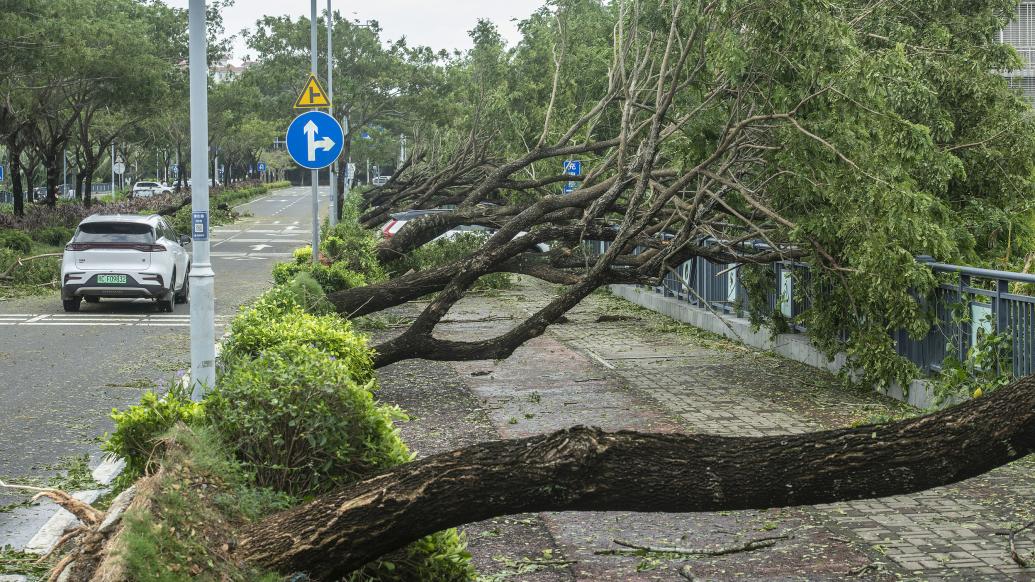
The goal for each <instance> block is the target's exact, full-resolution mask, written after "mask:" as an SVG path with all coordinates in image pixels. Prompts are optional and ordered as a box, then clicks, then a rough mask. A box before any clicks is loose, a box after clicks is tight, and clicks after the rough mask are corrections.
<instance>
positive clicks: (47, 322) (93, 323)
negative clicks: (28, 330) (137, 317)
mask: <svg viewBox="0 0 1035 582" xmlns="http://www.w3.org/2000/svg"><path fill="white" fill-rule="evenodd" d="M21 325H132V323H129V322H126V323H122V322H118V323H105V322H102V321H84V322H82V323H79V322H76V321H39V322H36V323H32V322H29V321H27V322H25V323H22V324H21Z"/></svg>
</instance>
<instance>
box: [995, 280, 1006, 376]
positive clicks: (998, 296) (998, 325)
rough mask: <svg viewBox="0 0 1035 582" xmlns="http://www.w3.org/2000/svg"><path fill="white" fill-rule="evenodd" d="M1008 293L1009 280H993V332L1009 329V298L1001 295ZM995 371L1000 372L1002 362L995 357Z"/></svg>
mask: <svg viewBox="0 0 1035 582" xmlns="http://www.w3.org/2000/svg"><path fill="white" fill-rule="evenodd" d="M1009 293H1010V282H1009V281H1005V280H1003V279H997V280H996V282H995V303H994V305H993V307H992V308H993V309H995V332H996V333H997V334H1004V333H1009V330H1010V303H1009V300H1008V299H1006V298H1005V297H1003V295H1007V294H1009ZM995 373H996V375H999V374H1002V373H1003V371H1002V364H1001V363H1000V362H999V358H998V357H997V358H996V359H995Z"/></svg>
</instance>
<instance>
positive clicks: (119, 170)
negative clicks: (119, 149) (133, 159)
mask: <svg viewBox="0 0 1035 582" xmlns="http://www.w3.org/2000/svg"><path fill="white" fill-rule="evenodd" d="M111 169H112V170H113V171H114V172H115V173H116V174H118V175H120V176H121V175H122V174H123V173H125V171H126V164H123V163H122V162H115V165H114V166H112V167H111Z"/></svg>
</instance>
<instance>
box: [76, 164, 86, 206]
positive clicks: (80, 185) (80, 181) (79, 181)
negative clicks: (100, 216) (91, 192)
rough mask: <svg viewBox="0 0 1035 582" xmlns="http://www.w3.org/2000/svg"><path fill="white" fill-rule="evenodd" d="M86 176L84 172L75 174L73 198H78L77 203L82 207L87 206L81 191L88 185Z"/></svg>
mask: <svg viewBox="0 0 1035 582" xmlns="http://www.w3.org/2000/svg"><path fill="white" fill-rule="evenodd" d="M86 176H87V174H86V172H85V171H79V172H76V174H75V197H76V198H78V199H79V201H80V202H82V203H83V204H84V205H86V206H89V204H87V203H86V198H85V197H84V193H83V190H84V189H85V186H84V185H85V184H87V183H89V180H87V179H86Z"/></svg>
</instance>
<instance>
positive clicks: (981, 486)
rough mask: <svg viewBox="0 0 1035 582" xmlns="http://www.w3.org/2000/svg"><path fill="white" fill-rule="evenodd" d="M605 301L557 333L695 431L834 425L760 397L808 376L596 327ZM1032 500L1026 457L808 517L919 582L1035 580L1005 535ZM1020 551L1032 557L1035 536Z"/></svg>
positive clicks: (1032, 466) (1032, 468) (1032, 474)
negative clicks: (768, 388) (959, 479)
mask: <svg viewBox="0 0 1035 582" xmlns="http://www.w3.org/2000/svg"><path fill="white" fill-rule="evenodd" d="M599 302H600V299H599V298H597V297H591V298H589V299H588V300H587V301H586V302H584V303H583V304H582V305H580V306H579V307H578V308H576V310H574V311H573V312H572V313H569V319H570V320H572V322H573V323H571V324H568V325H559V326H554V327H552V328H551V329H550V332H549V333H550V334H551V335H553V336H554V337H556V338H557V339H559V340H561V341H562V342H564V343H566V344H568V345H570V346H573V347H575V348H576V349H578V350H580V351H583V352H584V353H587V354H589V355H591V356H592V357H593V359H595V360H597V361H598V362H600V363H601V364H602V365H605V366H607V367H610V368H611V369H612V371H613V373H615V374H617V375H619V376H620V377H621V378H622V379H624V380H625V381H626V382H627V383H628V385H629V386H630V387H632V388H634V389H635V390H637V391H639V392H640V393H641V394H644V395H648V396H649V397H651V398H653V399H655V400H656V401H657V402H658V403H659V404H661V405H662V406H663V407H664V408H665V409H667V410H669V411H670V412H671V413H672V414H673V415H675V416H677V417H678V418H679V419H681V420H682V421H683V422H684V423H685V426H686V428H687V429H688V430H692V431H695V432H704V433H712V434H720V435H729V436H758V435H773V434H787V433H799V432H804V431H810V430H817V429H821V428H830V426H826V425H824V424H822V423H818V422H816V421H815V420H812V419H808V418H804V417H803V415H801V414H799V413H798V412H796V411H794V410H790V409H787V408H786V407H783V406H781V405H780V404H778V403H776V402H772V401H768V400H766V399H764V398H760V397H759V396H758V392H759V390H758V389H757V388H758V386H757V384H759V383H763V384H764V383H772V382H774V381H778V382H800V381H801V379H800V376H799V377H794V376H786V377H783V378H779V377H777V378H774V377H773V376H772V375H771V374H769V373H766V371H763V370H761V369H759V368H758V365H759V361H758V360H757V359H753V358H745V357H743V354H742V353H741V352H722V351H719V350H716V349H713V348H702V347H701V346H700V345H698V344H699V342H695V341H694V340H693V339H692V338H689V339H688V338H686V337H684V336H680V335H678V334H658V333H656V332H654V331H651V329H650V328H649V327H648V326H645V325H644V324H643V322H642V321H637V322H627V321H625V322H613V323H593V324H588V323H589V322H592V321H594V318H595V316H597V315H598V314H599V313H600V312H601V308H600V305H599V304H598V303H599ZM640 317H644V316H642V315H641V316H640ZM647 317H649V316H647ZM657 317H661V316H657ZM815 374H816V375H821V373H820V372H816V373H815ZM813 380H814V378H813ZM831 381H833V379H831ZM752 384H755V385H756V386H754V388H756V389H754V390H752V389H750V388H752V386H751V385H752ZM763 388H764V387H763ZM1033 502H1035V463H1032V462H1031V460H1022V461H1019V462H1017V463H1014V464H1013V465H1010V466H1007V467H1003V468H1001V469H998V470H996V471H993V472H992V473H989V474H988V475H984V476H981V477H977V478H975V479H971V480H969V481H967V482H964V483H961V484H957V485H953V486H948V487H942V488H938V489H934V490H930V491H926V492H923V493H919V494H915V495H908V496H898V497H890V498H884V499H876V500H866V501H857V502H850V503H839V504H832V505H823V506H816V507H813V508H809V509H808V511H809V512H812V513H814V514H815V516H816V517H818V518H819V519H820V520H822V521H824V522H826V523H829V524H832V525H834V526H837V527H840V528H843V529H844V530H845V531H846V532H848V533H849V534H850V535H851V536H854V537H855V538H857V539H858V540H861V541H863V542H864V543H866V544H869V545H870V546H871V547H873V548H874V549H875V550H876V551H878V552H880V553H882V554H884V555H886V556H887V558H889V559H890V560H892V561H893V562H894V563H896V564H897V565H898V566H900V567H901V568H903V569H904V570H905V571H907V572H909V573H910V574H911V575H913V576H916V577H918V578H920V579H926V580H978V579H987V580H1035V573H1033V572H1032V570H1033V569H1035V568H1033V569H1023V568H1021V567H1020V566H1019V565H1017V564H1016V563H1014V562H1013V561H1012V560H1011V558H1010V556H1009V552H1008V545H1007V543H1006V538H1004V537H1003V536H1001V535H996V532H998V531H1001V530H1003V529H1005V528H1008V527H1011V526H1012V525H1016V524H1017V523H1022V522H1024V521H1025V520H1027V519H1029V518H1030V516H1031V514H1030V512H1031V510H1032V504H1033ZM1017 549H1018V551H1019V552H1020V553H1021V554H1022V555H1030V554H1031V552H1032V551H1033V547H1032V543H1031V536H1028V537H1027V538H1025V540H1024V541H1021V542H1020V543H1019V545H1018V547H1017Z"/></svg>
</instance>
